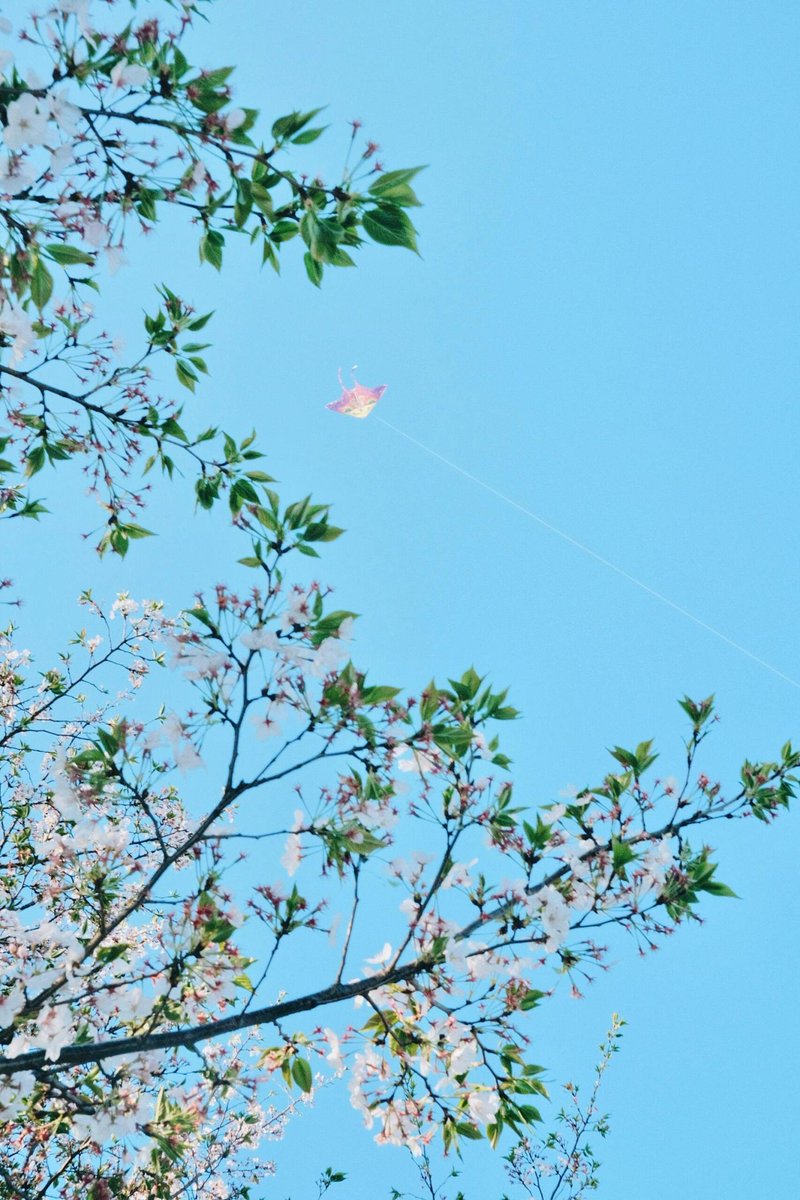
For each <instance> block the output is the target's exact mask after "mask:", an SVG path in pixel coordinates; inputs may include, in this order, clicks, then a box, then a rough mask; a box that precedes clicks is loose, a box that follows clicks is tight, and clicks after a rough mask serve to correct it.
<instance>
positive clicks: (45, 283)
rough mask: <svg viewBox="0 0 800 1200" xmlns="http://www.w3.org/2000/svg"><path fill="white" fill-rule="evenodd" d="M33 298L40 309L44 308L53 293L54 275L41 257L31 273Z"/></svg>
mask: <svg viewBox="0 0 800 1200" xmlns="http://www.w3.org/2000/svg"><path fill="white" fill-rule="evenodd" d="M30 289H31V299H32V300H33V303H34V304H35V305H36V307H37V308H38V309H40V310H41V309H43V308H44V306H45V304H47V301H48V300H49V299H50V297H51V296H52V294H53V276H52V275H51V274H50V272H49V271H48V269H47V267H46V266H45V265H44V263H43V262H42V261H41V259H39V261H38V262H37V263H36V266H35V267H34V268H33V272H32V273H31V282H30Z"/></svg>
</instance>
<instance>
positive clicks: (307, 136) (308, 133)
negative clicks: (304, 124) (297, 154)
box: [292, 125, 330, 146]
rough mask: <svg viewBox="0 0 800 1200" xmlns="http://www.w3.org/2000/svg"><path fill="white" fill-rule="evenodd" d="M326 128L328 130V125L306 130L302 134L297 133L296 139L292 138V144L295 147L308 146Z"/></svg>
mask: <svg viewBox="0 0 800 1200" xmlns="http://www.w3.org/2000/svg"><path fill="white" fill-rule="evenodd" d="M328 128H330V127H329V126H328V125H319V126H318V127H317V128H316V129H306V130H305V132H304V133H298V135H297V137H293V138H292V142H293V144H294V145H295V146H308V145H310V143H311V142H315V141H316V140H317V138H318V137H319V136H320V134H322V133H324V132H325V130H326V129H328Z"/></svg>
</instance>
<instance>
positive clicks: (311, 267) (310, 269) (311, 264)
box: [303, 250, 322, 287]
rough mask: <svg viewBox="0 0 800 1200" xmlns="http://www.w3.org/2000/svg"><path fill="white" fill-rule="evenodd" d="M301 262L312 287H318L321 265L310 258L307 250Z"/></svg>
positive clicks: (320, 277)
mask: <svg viewBox="0 0 800 1200" xmlns="http://www.w3.org/2000/svg"><path fill="white" fill-rule="evenodd" d="M303 262H304V263H305V267H306V275H308V278H309V279H310V280H311V282H312V283H313V284H314V287H319V286H320V285H321V283H322V263H320V262H317V260H316V259H315V258H312V256H311V252H310V251H309V250H307V251H306V253H305V254H304V255H303Z"/></svg>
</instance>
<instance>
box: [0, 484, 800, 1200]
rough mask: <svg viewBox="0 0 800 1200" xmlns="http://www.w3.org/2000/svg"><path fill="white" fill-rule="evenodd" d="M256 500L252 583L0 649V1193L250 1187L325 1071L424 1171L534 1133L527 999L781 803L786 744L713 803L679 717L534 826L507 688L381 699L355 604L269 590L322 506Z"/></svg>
mask: <svg viewBox="0 0 800 1200" xmlns="http://www.w3.org/2000/svg"><path fill="white" fill-rule="evenodd" d="M261 494H262V495H263V503H257V504H245V505H244V506H243V510H242V517H241V524H242V526H243V527H244V530H245V531H246V535H247V536H248V537H249V540H250V546H249V548H250V550H251V553H250V554H248V555H247V556H245V557H244V558H243V559H242V560H241V561H242V563H243V565H244V567H245V568H248V569H249V572H250V576H249V577H250V578H251V579H252V580H253V581H254V582H252V583H251V584H250V585H249V586H248V587H246V588H245V590H244V591H242V590H236V591H233V590H231V589H229V588H228V587H225V586H222V585H220V586H218V587H217V588H216V589H214V591H213V592H212V593H211V594H209V595H204V594H199V595H198V596H197V598H196V601H195V603H194V604H193V605H192V607H191V608H189V609H187V610H186V611H185V612H184V613H182V614H177V615H176V616H174V617H167V616H166V615H165V614H164V613H163V611H162V609H161V607H160V606H159V605H156V604H152V603H149V604H145V605H137V604H136V603H135V602H134V601H133V600H132V599H131V598H130V597H128V596H121V597H119V598H118V599H117V600H116V601H115V603H114V605H113V606H112V608H111V609H110V610H109V612H108V613H107V614H106V613H105V612H104V610H103V609H102V608H101V607H100V606H99V605H98V603H97V602H96V600H94V599H93V598H92V597H90V596H86V597H84V605H85V608H86V609H87V612H88V616H89V618H91V622H92V623H93V625H94V626H95V627H96V632H93V631H92V624H89V623H88V622H87V628H86V629H82V630H80V631H79V633H78V634H77V635H76V637H75V639H74V642H73V646H72V648H71V650H70V651H69V653H67V654H65V656H64V657H63V659H62V660H61V663H60V665H59V667H58V668H57V669H55V670H52V671H46V672H44V673H43V674H40V675H38V676H37V675H35V674H34V673H33V668H32V665H31V664H30V662H29V658H28V656H27V655H26V654H25V653H23V652H22V651H21V650H20V649H18V635H16V634H13V633H11V632H10V633H9V635H8V637H7V638H6V640H5V643H4V646H3V653H4V663H3V665H2V667H0V703H1V704H2V720H3V725H2V736H1V737H0V759H1V761H2V771H3V774H2V777H1V778H0V789H2V791H0V795H1V796H2V805H0V928H2V941H1V943H0V1124H1V1125H2V1127H3V1137H2V1145H1V1146H0V1181H1V1180H5V1185H3V1183H2V1182H0V1194H3V1193H2V1188H3V1186H5V1187H6V1189H7V1192H8V1194H9V1195H15V1194H19V1195H31V1196H32V1195H37V1196H41V1197H45V1196H49V1195H53V1196H54V1195H55V1194H56V1191H57V1190H59V1189H63V1188H64V1187H66V1188H68V1189H69V1188H77V1187H78V1186H83V1185H86V1184H87V1183H89V1184H91V1186H92V1187H100V1185H101V1184H102V1187H108V1188H110V1189H111V1191H112V1192H113V1194H115V1195H121V1196H130V1197H139V1196H145V1195H170V1196H171V1195H175V1194H177V1193H178V1192H179V1191H186V1192H188V1193H190V1194H197V1195H200V1194H201V1193H202V1189H203V1187H204V1186H207V1182H208V1180H210V1179H211V1178H212V1177H215V1178H216V1179H217V1180H219V1179H224V1180H225V1181H227V1182H226V1184H225V1186H230V1188H231V1192H232V1194H235V1195H242V1196H243V1195H245V1194H246V1187H247V1186H248V1183H247V1180H248V1179H250V1178H251V1176H252V1173H253V1166H252V1159H253V1155H254V1154H256V1153H257V1148H258V1146H259V1144H260V1143H262V1142H263V1141H265V1140H268V1139H269V1138H270V1137H273V1136H276V1134H277V1133H279V1132H280V1129H281V1128H282V1123H283V1120H284V1116H282V1115H281V1114H286V1113H288V1112H289V1111H291V1110H292V1106H293V1105H296V1104H297V1103H298V1102H302V1098H303V1097H308V1096H309V1095H311V1094H313V1092H314V1090H315V1088H317V1087H318V1086H320V1085H321V1084H322V1083H323V1082H324V1081H325V1079H326V1078H330V1077H331V1076H335V1075H338V1074H341V1075H343V1076H345V1077H346V1080H347V1086H348V1089H349V1093H350V1099H351V1102H352V1104H353V1106H354V1107H355V1108H356V1109H357V1110H358V1111H359V1112H360V1113H361V1115H362V1117H363V1119H364V1122H365V1124H366V1125H367V1126H368V1127H371V1128H373V1129H376V1141H378V1142H379V1143H390V1144H400V1145H405V1146H407V1147H408V1148H409V1149H410V1150H411V1152H412V1153H413V1154H414V1155H415V1156H418V1157H422V1156H424V1155H425V1153H426V1148H427V1147H428V1146H429V1145H430V1144H431V1142H432V1140H433V1139H434V1137H435V1136H436V1135H437V1134H440V1135H441V1137H442V1139H443V1142H444V1146H445V1148H446V1149H448V1150H455V1149H457V1148H458V1146H459V1143H460V1141H461V1140H462V1139H464V1138H467V1139H470V1140H474V1139H479V1138H482V1137H485V1138H487V1139H488V1140H489V1142H490V1143H491V1144H492V1145H496V1144H497V1143H498V1142H499V1140H500V1137H501V1135H502V1134H503V1131H504V1130H510V1131H511V1132H512V1134H515V1135H517V1136H518V1137H520V1136H524V1134H525V1130H526V1129H527V1128H528V1127H529V1126H530V1125H532V1124H535V1123H537V1122H538V1121H539V1120H540V1117H541V1114H540V1108H539V1106H540V1105H541V1102H542V1100H543V1099H545V1098H546V1095H547V1092H546V1088H545V1085H544V1083H543V1081H542V1078H541V1076H542V1070H543V1069H542V1067H540V1066H538V1065H536V1064H535V1063H533V1062H531V1061H530V1052H529V1051H530V1040H531V1035H532V1027H531V1020H532V1018H531V1015H530V1014H531V1013H532V1012H533V1011H534V1010H535V1009H536V1008H537V1007H538V1006H539V1005H541V1004H543V1003H545V1002H546V1001H547V999H548V997H549V996H550V995H551V994H552V992H553V990H554V989H555V987H556V986H557V984H558V981H559V979H562V978H567V979H568V980H569V981H571V982H572V985H573V987H574V988H575V989H577V988H578V987H581V988H582V987H584V986H585V984H586V982H588V980H589V979H590V978H591V976H592V974H593V973H594V972H595V971H596V970H597V969H604V968H605V967H606V965H607V962H606V960H607V957H608V948H607V946H606V944H605V943H606V942H608V941H609V939H615V938H617V936H618V935H619V934H620V933H627V934H628V935H629V936H630V937H632V938H633V939H634V941H635V944H636V945H637V946H638V948H640V949H647V948H648V947H651V946H654V945H655V944H657V942H658V941H660V940H661V939H663V938H664V937H666V936H668V935H670V934H671V933H672V932H673V931H674V929H675V928H676V927H677V926H678V925H680V924H681V923H683V922H685V921H686V920H689V919H695V918H696V917H697V915H698V914H697V909H698V906H699V904H700V902H701V900H702V898H703V896H704V895H716V896H725V895H730V894H731V892H730V889H729V888H727V887H726V886H725V885H724V884H722V883H721V882H719V881H718V880H717V878H716V869H717V868H716V864H715V863H714V861H713V857H712V852H711V850H710V848H709V847H708V846H707V845H706V844H705V843H704V842H702V841H700V842H698V841H697V840H696V837H697V836H698V835H701V834H702V832H703V831H704V830H705V828H706V826H708V825H709V824H710V823H711V822H713V821H716V820H720V819H734V818H747V817H753V816H755V817H757V818H760V819H762V820H771V819H772V818H773V817H774V816H775V815H776V814H777V813H778V812H779V811H780V810H781V809H782V808H785V807H788V805H789V802H790V800H791V799H792V797H793V796H794V794H795V791H796V787H797V779H798V776H797V768H798V766H800V755H798V754H796V753H795V752H794V751H793V750H792V748H791V746H789V745H788V744H787V745H786V746H785V747H784V748H783V750H782V752H781V756H780V758H779V759H778V760H777V761H776V762H773V763H759V764H752V763H745V765H744V767H743V770H742V774H741V779H740V783H739V785H738V786H737V787H735V788H733V789H732V790H727V789H723V788H722V786H721V785H719V784H717V783H712V782H711V781H710V779H709V778H708V777H707V776H706V775H704V774H702V773H700V772H699V771H698V769H697V765H696V757H697V754H698V751H699V749H700V746H701V744H702V743H703V742H704V740H705V738H706V736H707V733H708V731H709V729H710V728H711V725H712V720H713V705H712V702H711V700H703V701H700V702H694V701H691V700H689V699H685V700H683V701H682V706H683V708H684V711H685V713H686V715H687V717H688V719H689V723H690V733H689V736H688V738H687V742H686V755H685V770H684V775H683V781H682V782H680V783H679V782H677V781H675V780H672V779H670V778H666V779H664V778H662V779H661V781H659V780H654V781H653V783H652V785H648V783H647V779H648V777H650V776H652V769H653V766H654V763H655V758H656V756H655V752H654V751H653V748H652V745H651V743H649V742H643V743H641V744H640V745H639V746H637V747H636V748H635V749H633V750H628V749H624V748H622V747H616V748H615V749H614V751H613V756H614V760H615V767H614V770H613V771H612V772H611V773H609V774H607V775H606V776H605V777H604V779H603V780H602V781H601V782H600V783H599V784H598V785H596V786H593V787H587V788H585V789H583V790H582V791H581V792H579V793H578V794H577V795H576V796H575V797H574V798H573V799H572V800H571V801H570V802H569V803H552V804H547V805H545V806H544V807H543V808H541V809H540V810H539V811H538V813H531V812H530V811H529V810H528V809H527V808H526V807H524V806H521V805H518V804H516V803H515V800H514V785H513V782H512V781H511V779H510V777H509V774H508V772H509V768H510V762H509V760H508V758H507V757H506V756H505V755H504V754H503V752H502V750H501V747H500V742H499V737H498V734H497V728H498V723H500V722H504V721H507V720H512V719H515V718H516V717H517V715H518V714H517V712H516V710H515V709H514V708H512V707H511V706H510V705H509V704H508V702H507V697H506V695H505V693H504V692H502V691H495V690H494V689H493V688H492V686H491V685H489V684H488V683H487V682H486V681H485V680H484V679H483V678H481V677H480V676H479V675H478V674H477V673H476V672H475V671H474V670H472V669H470V670H468V671H466V672H465V673H464V674H463V675H462V676H460V677H459V678H456V679H452V680H449V681H448V683H447V685H446V686H439V685H437V684H435V683H433V682H431V683H429V684H428V685H427V686H426V687H425V688H424V689H423V690H422V691H421V692H420V693H419V695H418V696H417V697H408V696H405V697H404V696H403V695H402V694H401V692H400V691H399V690H398V689H396V688H394V687H389V686H385V685H382V684H376V683H373V682H371V681H370V680H369V679H368V676H367V674H366V672H365V671H364V670H362V669H360V668H359V667H357V666H356V665H355V663H354V662H353V661H352V659H351V657H350V653H351V651H350V641H351V637H352V633H353V629H354V620H355V614H354V613H352V612H350V611H348V610H345V609H337V608H334V607H333V606H332V601H331V594H330V592H329V590H328V589H326V588H325V587H323V586H322V585H321V584H318V583H312V584H310V585H308V584H305V585H302V586H301V585H299V584H296V585H292V584H290V583H289V581H288V579H287V576H286V562H287V555H288V554H289V553H290V552H293V551H295V550H298V551H302V550H306V551H308V550H312V551H313V549H314V542H315V541H323V542H324V541H325V540H329V538H330V537H331V536H336V534H337V533H338V531H337V530H335V529H334V528H333V527H332V526H330V525H329V524H328V511H327V508H326V507H325V506H321V505H315V504H312V503H311V501H309V500H304V501H301V502H296V503H293V504H289V505H288V506H286V507H282V506H281V505H280V503H279V501H278V498H277V496H276V495H275V494H274V493H273V492H271V491H269V489H267V488H265V487H262V489H261ZM120 672H121V673H122V674H121V675H120ZM154 672H157V673H158V675H159V681H158V682H157V683H156V681H155V679H154V676H153V673H154ZM165 672H168V673H169V674H168V675H167V674H165ZM118 681H119V682H118ZM120 685H121V686H120ZM164 696H167V697H169V699H168V702H166V703H163V702H162V701H163V698H164ZM212 774H213V775H214V777H215V778H214V780H212V779H211V775H212ZM421 845H422V846H424V847H425V850H424V852H423V851H421V850H420V849H419V847H420V846H421ZM378 913H379V914H380V917H379V918H377V919H376V915H375V914H378ZM601 931H602V932H601ZM599 937H602V938H603V939H604V941H603V943H601V942H600V940H599ZM376 942H378V943H383V946H382V948H379V947H377V946H376ZM534 1028H535V1026H534ZM221 1126H223V1127H224V1128H225V1130H226V1136H225V1138H224V1139H223V1141H224V1146H225V1152H224V1154H223V1153H222V1151H220V1150H219V1145H220V1138H219V1133H218V1131H219V1128H220V1127H221ZM584 1132H585V1130H584ZM248 1172H249V1174H248ZM31 1180H32V1181H34V1182H33V1183H31V1182H30V1181H31ZM14 1188H16V1189H17V1192H15V1191H14ZM31 1188H32V1189H33V1190H32V1191H31ZM101 1191H102V1188H101ZM97 1194H100V1193H97Z"/></svg>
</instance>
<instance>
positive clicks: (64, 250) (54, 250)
mask: <svg viewBox="0 0 800 1200" xmlns="http://www.w3.org/2000/svg"><path fill="white" fill-rule="evenodd" d="M44 249H45V253H46V254H47V255H48V257H49V258H51V259H52V260H53V262H57V263H59V265H60V266H62V267H71V266H74V265H75V264H76V263H86V264H87V265H88V266H93V265H94V255H93V254H87V253H86V251H85V250H79V249H78V248H77V246H64V245H62V244H61V243H60V242H51V243H50V244H49V245H47V246H45V248H44Z"/></svg>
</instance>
